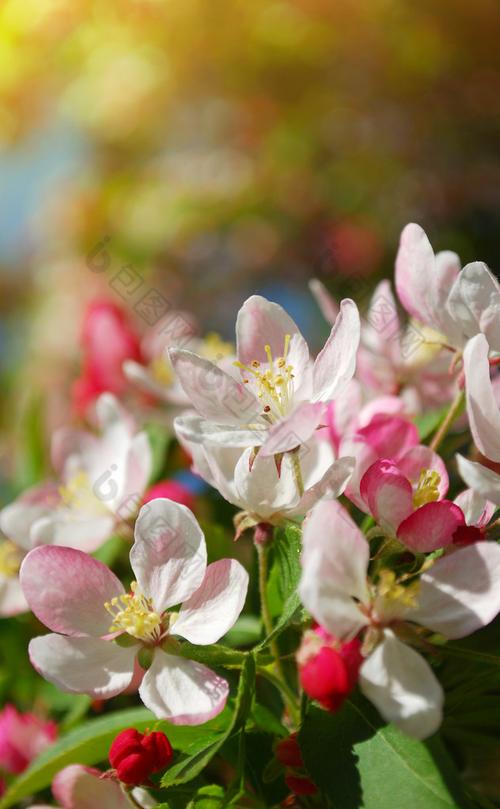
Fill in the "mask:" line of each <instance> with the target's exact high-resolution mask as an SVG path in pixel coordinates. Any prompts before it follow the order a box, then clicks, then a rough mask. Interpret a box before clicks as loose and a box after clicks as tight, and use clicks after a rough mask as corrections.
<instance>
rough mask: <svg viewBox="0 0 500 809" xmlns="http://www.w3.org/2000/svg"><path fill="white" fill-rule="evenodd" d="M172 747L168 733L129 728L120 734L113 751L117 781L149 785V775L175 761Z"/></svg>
mask: <svg viewBox="0 0 500 809" xmlns="http://www.w3.org/2000/svg"><path fill="white" fill-rule="evenodd" d="M172 756H173V750H172V746H171V744H170V742H169V740H168V739H167V737H166V736H165V734H164V733H160V732H158V731H155V732H154V733H146V734H143V733H139V731H138V730H135V728H128V729H127V730H123V731H122V732H121V733H119V734H118V736H117V737H116V739H115V740H114V741H113V743H112V745H111V747H110V750H109V762H110V764H111V766H112V767H113V768H114V770H115V771H116V776H117V778H118V779H119V780H120V781H122V782H123V783H124V784H128V785H129V786H139V784H145V783H146V782H147V781H148V779H149V776H150V775H152V774H153V773H155V772H159V771H160V770H164V769H165V768H166V767H167V766H168V765H169V764H170V762H171V760H172Z"/></svg>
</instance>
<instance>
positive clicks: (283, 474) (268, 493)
mask: <svg viewBox="0 0 500 809" xmlns="http://www.w3.org/2000/svg"><path fill="white" fill-rule="evenodd" d="M185 444H186V447H187V448H188V450H189V452H190V453H191V455H192V458H193V471H194V472H195V473H196V474H198V475H200V477H202V478H203V479H204V480H205V481H206V482H207V483H209V484H210V485H211V486H213V487H214V488H215V489H217V490H218V491H219V492H220V494H221V495H222V496H223V497H224V499H225V500H227V501H228V502H229V503H232V504H233V505H234V506H237V508H239V509H241V510H242V511H243V512H245V520H244V522H243V524H242V527H243V528H249V527H251V526H252V525H257V524H258V523H261V522H265V523H270V524H271V525H277V524H279V523H281V522H282V521H283V520H286V519H294V518H297V517H300V516H304V515H305V514H306V513H307V512H308V511H309V509H310V508H312V506H313V505H314V504H315V503H316V502H317V501H318V500H320V499H321V498H322V497H325V496H327V497H338V496H339V495H340V494H342V492H343V491H344V489H345V487H346V484H347V482H348V480H349V478H350V476H351V473H352V469H353V466H354V461H353V459H352V458H339V459H338V460H335V454H334V452H333V448H332V446H331V445H330V443H329V442H326V441H320V440H317V439H316V438H312V439H310V440H309V441H308V442H306V444H304V445H303V447H302V450H301V452H300V454H299V460H300V465H301V475H302V480H303V484H304V492H303V494H301V492H300V491H299V490H298V488H297V481H296V477H295V472H294V467H293V461H292V459H291V457H290V455H289V453H286V454H285V455H284V457H283V459H282V462H281V464H280V469H279V472H278V469H277V465H276V463H275V461H274V458H268V457H267V456H262V455H261V453H260V452H259V453H257V455H256V456H255V457H253V450H252V449H246V450H243V451H242V450H241V449H240V448H238V447H222V446H218V445H210V444H206V445H201V444H195V443H189V442H185Z"/></svg>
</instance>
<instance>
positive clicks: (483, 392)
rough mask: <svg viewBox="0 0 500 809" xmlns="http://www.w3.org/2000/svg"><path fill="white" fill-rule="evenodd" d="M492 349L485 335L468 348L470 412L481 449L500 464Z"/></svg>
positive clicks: (499, 420) (466, 367) (466, 369)
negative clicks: (491, 364) (490, 357)
mask: <svg viewBox="0 0 500 809" xmlns="http://www.w3.org/2000/svg"><path fill="white" fill-rule="evenodd" d="M488 350H489V347H488V342H487V340H486V337H484V335H482V334H478V335H476V337H473V338H472V340H469V342H468V343H467V345H466V347H465V351H464V372H465V392H466V396H467V413H468V416H469V422H470V428H471V432H472V435H473V437H474V441H475V443H476V446H477V447H478V449H480V450H481V452H482V453H483V455H485V456H486V457H487V458H490V459H491V460H492V461H500V409H499V408H498V404H497V402H496V398H495V393H494V390H493V386H492V384H491V380H490V367H489V362H488Z"/></svg>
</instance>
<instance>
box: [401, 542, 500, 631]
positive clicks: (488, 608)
mask: <svg viewBox="0 0 500 809" xmlns="http://www.w3.org/2000/svg"><path fill="white" fill-rule="evenodd" d="M498 612H500V546H499V545H497V544H496V543H495V542H475V543H474V544H473V545H470V546H468V547H466V548H461V549H460V550H458V551H455V552H454V553H450V554H449V555H447V556H443V557H442V558H441V559H438V560H437V562H435V563H434V565H433V566H432V567H431V569H430V570H428V571H427V572H426V573H424V574H423V575H422V577H421V579H420V591H419V597H418V607H417V608H416V609H415V610H413V611H412V612H411V613H409V616H408V617H409V618H410V620H412V621H416V622H417V623H419V624H422V626H426V627H428V628H429V629H433V630H434V631H435V632H441V633H442V634H443V635H445V636H446V637H447V638H463V637H464V636H465V635H470V634H471V633H472V632H475V631H476V629H480V628H481V627H483V626H486V624H489V623H490V621H492V620H493V618H495V616H496V615H497V614H498Z"/></svg>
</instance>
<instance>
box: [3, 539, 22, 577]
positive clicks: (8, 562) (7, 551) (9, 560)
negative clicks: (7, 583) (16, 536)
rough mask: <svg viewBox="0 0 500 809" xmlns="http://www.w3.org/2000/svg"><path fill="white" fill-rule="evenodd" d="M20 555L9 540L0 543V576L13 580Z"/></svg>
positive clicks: (18, 566) (19, 562)
mask: <svg viewBox="0 0 500 809" xmlns="http://www.w3.org/2000/svg"><path fill="white" fill-rule="evenodd" d="M21 561H22V553H21V551H20V550H19V548H18V547H17V545H14V543H13V542H11V541H10V539H6V540H5V541H4V542H2V543H0V576H4V577H5V578H6V579H13V578H14V577H15V576H17V574H18V573H19V568H20V567H21Z"/></svg>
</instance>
